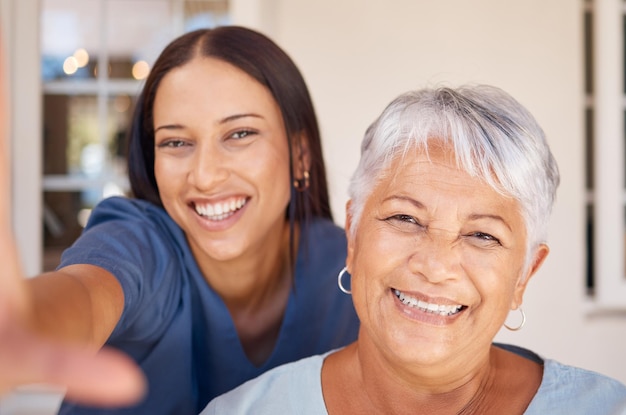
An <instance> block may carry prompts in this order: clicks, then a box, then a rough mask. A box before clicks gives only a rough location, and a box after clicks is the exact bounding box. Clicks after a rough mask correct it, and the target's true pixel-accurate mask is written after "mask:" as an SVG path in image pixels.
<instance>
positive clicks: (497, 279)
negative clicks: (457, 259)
mask: <svg viewBox="0 0 626 415" xmlns="http://www.w3.org/2000/svg"><path fill="white" fill-rule="evenodd" d="M463 264H464V268H465V272H466V274H467V275H468V276H469V278H470V280H471V282H472V285H473V286H474V287H475V289H476V290H477V291H478V292H479V294H480V296H481V297H482V299H483V301H484V300H486V299H487V300H488V299H491V300H495V302H497V303H499V304H507V307H508V304H510V302H511V299H512V298H513V293H514V291H515V286H516V284H517V281H518V278H519V275H520V272H519V270H520V267H521V265H519V266H518V264H517V261H516V260H515V258H511V257H509V256H505V257H498V256H493V255H476V254H474V255H471V254H468V255H464V260H463Z"/></svg>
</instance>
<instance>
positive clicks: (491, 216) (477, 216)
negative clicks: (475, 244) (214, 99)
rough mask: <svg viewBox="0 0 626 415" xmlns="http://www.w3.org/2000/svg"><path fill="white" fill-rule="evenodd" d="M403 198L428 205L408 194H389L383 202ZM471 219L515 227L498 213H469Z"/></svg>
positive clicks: (418, 206)
mask: <svg viewBox="0 0 626 415" xmlns="http://www.w3.org/2000/svg"><path fill="white" fill-rule="evenodd" d="M394 199H395V200H401V201H405V202H408V203H410V204H412V205H413V206H415V207H416V208H418V209H425V208H426V206H425V205H424V204H423V203H422V202H420V201H419V200H415V199H413V198H410V197H408V196H389V197H387V198H385V199H383V202H387V201H390V200H394ZM469 219H470V220H479V219H493V220H496V221H498V222H501V223H502V224H503V225H504V226H506V227H507V229H509V230H510V231H513V229H511V226H510V225H509V224H508V222H507V221H506V220H504V218H503V217H502V216H500V215H496V214H491V213H472V214H471V215H469Z"/></svg>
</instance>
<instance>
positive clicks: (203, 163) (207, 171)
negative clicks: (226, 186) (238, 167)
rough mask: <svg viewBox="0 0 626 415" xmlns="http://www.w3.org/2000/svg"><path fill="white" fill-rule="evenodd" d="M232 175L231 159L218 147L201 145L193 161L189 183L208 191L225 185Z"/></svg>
mask: <svg viewBox="0 0 626 415" xmlns="http://www.w3.org/2000/svg"><path fill="white" fill-rule="evenodd" d="M229 175H230V167H229V157H228V155H227V154H226V153H225V152H224V151H223V149H221V148H220V147H219V146H217V145H210V144H200V145H198V148H197V150H196V152H195V154H194V157H193V159H192V166H191V168H190V171H189V182H190V183H191V184H192V185H194V186H195V187H196V188H198V189H200V190H203V191H208V190H211V189H212V188H214V187H215V186H217V185H219V184H220V183H223V182H225V181H226V179H228V177H229Z"/></svg>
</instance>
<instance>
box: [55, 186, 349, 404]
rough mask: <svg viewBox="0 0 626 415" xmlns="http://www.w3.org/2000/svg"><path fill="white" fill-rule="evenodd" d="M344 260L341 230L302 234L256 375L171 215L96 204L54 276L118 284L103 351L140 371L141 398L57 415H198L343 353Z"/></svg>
mask: <svg viewBox="0 0 626 415" xmlns="http://www.w3.org/2000/svg"><path fill="white" fill-rule="evenodd" d="M345 260H346V238H345V232H344V230H343V229H341V228H339V227H337V226H336V225H334V224H333V223H332V222H331V221H329V220H326V219H320V218H318V219H314V220H313V221H312V223H310V224H309V226H308V227H305V228H303V229H302V232H301V239H300V244H299V251H298V256H297V260H296V268H295V286H294V289H293V290H292V292H291V294H290V297H289V300H288V304H287V308H286V311H285V316H284V319H283V323H282V326H281V329H280V334H279V337H278V340H277V343H276V346H275V348H274V351H273V353H272V354H271V356H270V357H269V358H268V359H267V361H265V363H263V364H262V365H261V366H258V367H257V366H255V365H254V364H252V363H251V362H250V361H249V360H248V358H247V356H246V354H245V353H244V350H243V348H242V346H241V343H240V341H239V337H238V335H237V332H236V329H235V326H234V323H233V321H232V319H231V316H230V314H229V312H228V310H227V308H226V306H225V304H224V302H223V301H222V300H221V298H220V297H219V296H218V295H217V294H216V293H215V291H213V290H212V289H211V287H210V286H209V285H208V284H207V283H206V281H205V279H204V278H203V276H202V274H201V273H200V270H199V269H198V266H197V264H196V261H195V259H194V257H193V255H192V253H191V251H190V248H189V245H188V244H187V241H186V239H185V236H184V233H183V232H182V230H181V229H180V228H179V227H178V225H176V223H174V221H172V219H171V218H170V217H169V215H168V214H167V213H166V212H165V211H164V210H163V209H162V208H159V207H157V206H155V205H153V204H151V203H148V202H145V201H142V200H136V199H128V198H122V197H112V198H108V199H105V200H103V201H102V202H100V204H99V205H98V206H97V207H96V208H95V209H94V211H93V212H92V215H91V217H90V221H89V223H88V225H87V227H86V228H85V230H84V232H83V234H82V235H81V237H80V238H79V239H78V240H77V241H76V243H75V244H74V245H73V246H72V247H71V248H69V249H68V250H66V252H65V253H64V254H63V257H62V260H61V264H60V267H64V266H68V265H71V264H93V265H97V266H99V267H102V268H104V269H106V270H108V271H109V272H111V273H112V274H113V275H115V276H116V277H117V278H118V280H119V281H120V283H121V285H122V288H123V290H124V295H125V306H124V312H123V314H122V317H121V319H120V321H119V323H118V325H117V326H116V328H115V330H114V332H113V333H112V335H111V337H110V338H109V340H108V341H107V345H108V346H112V347H115V348H118V349H121V350H122V351H124V352H126V353H128V354H129V355H130V356H131V357H132V358H133V359H135V361H137V362H138V364H139V365H140V367H141V369H142V370H143V371H144V372H145V374H146V376H147V379H148V387H149V389H148V394H147V396H146V398H145V399H144V400H143V401H142V402H141V403H140V404H138V405H136V406H133V407H129V408H119V409H115V410H113V409H98V408H87V407H82V406H77V405H73V404H72V403H70V402H64V403H63V405H62V407H61V410H60V412H59V413H60V414H99V413H102V414H113V413H120V414H123V413H127V414H151V415H154V414H179V415H181V414H194V415H195V414H198V413H199V412H200V411H201V410H202V409H203V408H204V407H205V405H206V404H207V403H208V402H209V401H210V400H211V399H212V398H213V397H215V396H217V395H219V394H221V393H224V392H226V391H228V390H230V389H232V388H234V387H236V386H238V385H240V384H241V383H243V382H244V381H246V380H248V379H252V378H254V377H256V376H258V375H260V374H261V373H263V372H265V371H267V370H269V369H271V368H273V367H276V366H278V365H281V364H283V363H286V362H291V361H295V360H298V359H301V358H303V357H306V356H310V355H314V354H320V353H324V352H326V351H328V350H331V349H335V348H337V347H341V346H344V345H347V344H348V343H350V342H352V341H354V340H355V339H356V337H357V331H358V326H359V323H358V318H357V316H356V313H355V311H354V307H353V304H352V298H351V297H350V296H348V295H346V294H343V293H342V292H341V291H340V290H339V289H338V288H337V275H338V273H339V271H340V270H341V269H342V268H343V266H344V265H345ZM94 376H97V374H94Z"/></svg>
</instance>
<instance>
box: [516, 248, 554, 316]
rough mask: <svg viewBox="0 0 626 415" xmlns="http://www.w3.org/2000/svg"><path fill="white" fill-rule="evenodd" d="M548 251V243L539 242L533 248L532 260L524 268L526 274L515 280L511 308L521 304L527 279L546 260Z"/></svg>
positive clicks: (528, 279)
mask: <svg viewBox="0 0 626 415" xmlns="http://www.w3.org/2000/svg"><path fill="white" fill-rule="evenodd" d="M549 253H550V248H549V247H548V245H546V244H541V245H539V247H537V249H536V250H535V253H534V254H533V259H532V262H531V263H530V266H529V267H528V269H527V270H526V274H525V275H522V276H521V277H520V279H519V280H518V281H517V286H516V287H515V294H514V297H513V299H514V300H513V304H512V305H511V308H513V309H516V308H517V307H519V306H520V305H522V300H523V297H524V291H526V286H527V285H528V281H530V278H531V277H532V276H534V275H535V273H536V272H537V271H538V270H539V268H541V265H543V262H544V261H545V260H546V258H547V257H548V254H549Z"/></svg>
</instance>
